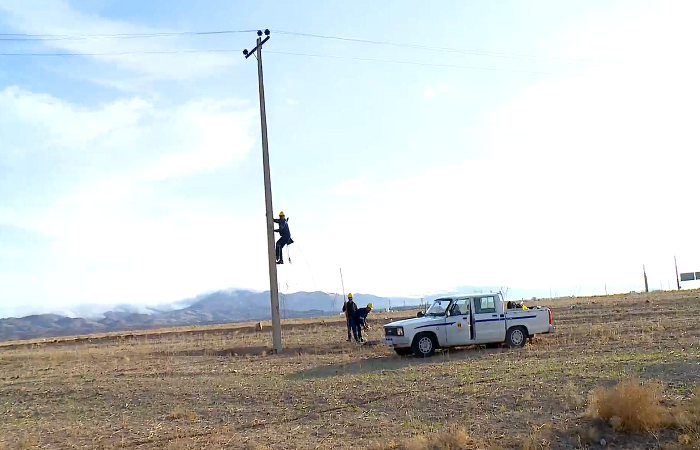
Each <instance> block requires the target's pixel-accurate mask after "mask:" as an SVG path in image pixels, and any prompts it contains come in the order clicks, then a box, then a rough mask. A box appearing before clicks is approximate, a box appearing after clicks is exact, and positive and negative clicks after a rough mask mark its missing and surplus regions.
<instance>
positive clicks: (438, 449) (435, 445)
mask: <svg viewBox="0 0 700 450" xmlns="http://www.w3.org/2000/svg"><path fill="white" fill-rule="evenodd" d="M486 448H488V447H486V446H484V445H481V444H479V443H478V442H476V441H475V440H474V439H472V438H471V437H469V435H468V434H467V432H466V431H465V430H464V428H462V427H459V426H452V427H449V428H448V429H447V430H445V431H442V432H440V433H434V434H432V435H429V436H424V435H422V436H416V437H413V438H411V439H407V440H404V441H402V442H398V443H397V442H390V443H389V444H386V445H379V446H377V447H374V448H373V450H481V449H486Z"/></svg>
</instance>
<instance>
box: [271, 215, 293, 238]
mask: <svg viewBox="0 0 700 450" xmlns="http://www.w3.org/2000/svg"><path fill="white" fill-rule="evenodd" d="M272 220H273V221H274V222H275V223H278V224H279V229H277V230H275V231H277V232H278V233H279V234H280V236H282V237H287V238H288V237H289V236H290V233H289V225H288V224H287V219H286V218H284V219H272Z"/></svg>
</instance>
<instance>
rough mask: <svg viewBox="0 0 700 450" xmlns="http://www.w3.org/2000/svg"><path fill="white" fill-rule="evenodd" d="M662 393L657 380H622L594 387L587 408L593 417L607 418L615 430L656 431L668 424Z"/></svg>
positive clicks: (661, 387)
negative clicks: (644, 381)
mask: <svg viewBox="0 0 700 450" xmlns="http://www.w3.org/2000/svg"><path fill="white" fill-rule="evenodd" d="M662 395H663V386H662V385H661V383H659V382H656V381H654V382H648V383H645V384H643V383H641V382H640V381H639V380H635V379H629V380H624V381H621V382H620V383H619V384H618V385H617V386H615V387H613V388H608V389H606V388H599V389H596V390H595V391H594V392H593V395H592V397H591V403H590V407H589V410H588V412H589V414H590V416H591V417H593V418H596V419H602V420H605V421H608V422H609V423H610V425H612V427H613V429H615V430H616V431H623V432H635V431H647V432H648V431H655V430H659V429H661V428H664V427H665V426H667V425H668V424H669V414H668V410H667V409H666V408H664V407H663V406H662V405H661V398H662Z"/></svg>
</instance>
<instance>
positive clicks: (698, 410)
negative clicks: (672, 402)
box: [671, 389, 700, 449]
mask: <svg viewBox="0 0 700 450" xmlns="http://www.w3.org/2000/svg"><path fill="white" fill-rule="evenodd" d="M671 415H672V417H673V424H674V426H675V428H677V429H678V430H679V431H680V433H681V434H680V436H678V444H679V445H680V448H693V449H700V389H697V390H696V391H695V395H694V396H693V398H691V400H690V402H689V404H687V405H682V406H680V407H677V408H674V409H673V410H672V411H671Z"/></svg>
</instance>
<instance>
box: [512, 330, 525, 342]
mask: <svg viewBox="0 0 700 450" xmlns="http://www.w3.org/2000/svg"><path fill="white" fill-rule="evenodd" d="M510 340H511V341H513V344H515V345H520V344H521V343H522V342H523V332H522V330H513V332H512V333H511V335H510Z"/></svg>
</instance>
